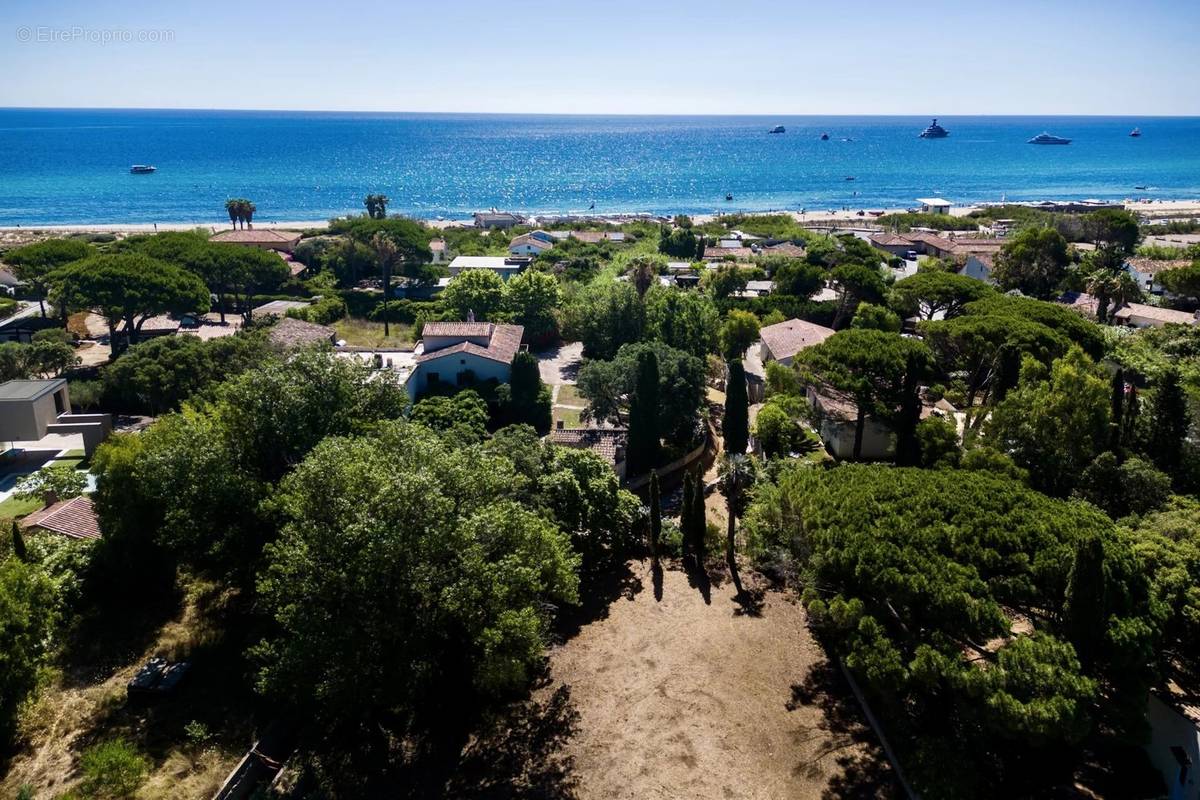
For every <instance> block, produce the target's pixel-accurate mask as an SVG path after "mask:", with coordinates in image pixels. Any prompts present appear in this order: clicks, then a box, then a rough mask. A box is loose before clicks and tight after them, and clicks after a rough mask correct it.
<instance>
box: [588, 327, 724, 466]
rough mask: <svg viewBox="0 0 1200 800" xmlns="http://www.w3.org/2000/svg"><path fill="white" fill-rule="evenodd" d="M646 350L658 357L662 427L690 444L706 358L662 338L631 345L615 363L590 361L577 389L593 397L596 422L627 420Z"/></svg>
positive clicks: (591, 404) (701, 396)
mask: <svg viewBox="0 0 1200 800" xmlns="http://www.w3.org/2000/svg"><path fill="white" fill-rule="evenodd" d="M647 350H649V351H652V352H653V353H654V354H655V356H656V358H657V361H658V374H659V392H658V396H659V398H661V404H660V406H659V409H658V414H659V425H660V428H659V429H660V431H661V432H662V435H663V436H665V437H666V438H668V439H669V440H671V441H673V442H677V443H685V442H690V441H691V439H692V434H693V432H694V429H695V424H696V420H697V415H698V414H699V412H700V407H701V404H702V403H703V401H704V386H705V366H704V362H703V361H701V360H700V359H698V358H696V357H695V356H692V355H688V354H687V353H685V352H683V351H680V350H676V349H674V348H672V347H669V346H667V345H665V344H663V343H662V342H639V343H636V344H627V345H624V346H622V347H621V349H620V350H619V351H618V352H617V356H616V358H614V359H613V360H611V361H588V362H587V363H585V364H584V365H583V368H582V369H581V370H580V371H579V380H578V387H579V393H580V394H581V395H583V396H584V397H585V398H586V399H587V401H588V404H589V408H588V412H587V413H588V414H589V416H591V417H592V418H593V419H597V420H609V421H612V422H614V423H618V424H619V423H621V422H623V421H624V419H625V415H626V413H627V410H628V408H629V402H630V398H631V396H632V394H633V392H634V391H635V389H636V386H637V364H638V359H639V358H640V355H641V353H643V352H645V351H647Z"/></svg>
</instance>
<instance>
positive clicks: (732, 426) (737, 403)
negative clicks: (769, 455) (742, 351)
mask: <svg viewBox="0 0 1200 800" xmlns="http://www.w3.org/2000/svg"><path fill="white" fill-rule="evenodd" d="M728 369H729V381H728V385H727V386H726V387H725V419H724V420H723V421H722V423H721V427H722V432H723V433H724V435H725V452H726V453H728V454H730V455H739V454H741V453H745V452H746V444H747V443H748V440H749V438H750V408H749V405H748V401H747V399H746V371H745V369H743V367H742V362H740V361H730V362H729V364H728Z"/></svg>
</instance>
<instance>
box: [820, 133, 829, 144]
mask: <svg viewBox="0 0 1200 800" xmlns="http://www.w3.org/2000/svg"><path fill="white" fill-rule="evenodd" d="M821 141H822V142H828V141H829V134H828V133H822V134H821Z"/></svg>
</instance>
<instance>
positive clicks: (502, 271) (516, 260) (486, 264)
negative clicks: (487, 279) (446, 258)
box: [449, 256, 533, 280]
mask: <svg viewBox="0 0 1200 800" xmlns="http://www.w3.org/2000/svg"><path fill="white" fill-rule="evenodd" d="M532 261H533V259H532V258H531V257H528V256H455V257H454V260H453V261H451V262H450V267H449V269H450V276H451V277H454V276H455V275H459V274H461V273H463V272H470V271H471V270H477V269H486V270H491V271H492V272H494V273H496V274H497V275H499V276H500V277H501V278H503V279H504V280H508V279H509V278H511V277H512V276H513V275H516V274H517V273H518V272H520V271H521V270H523V269H525V268H526V267H527V266H529V264H530V263H531V262H532Z"/></svg>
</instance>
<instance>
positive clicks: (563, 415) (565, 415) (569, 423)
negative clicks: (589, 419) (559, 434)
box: [552, 406, 580, 428]
mask: <svg viewBox="0 0 1200 800" xmlns="http://www.w3.org/2000/svg"><path fill="white" fill-rule="evenodd" d="M552 411H553V417H554V424H555V426H557V425H558V421H559V420H560V419H561V420H562V421H563V427H565V428H578V427H580V422H579V409H577V408H562V407H560V406H555V407H554V408H553V410H552Z"/></svg>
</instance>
